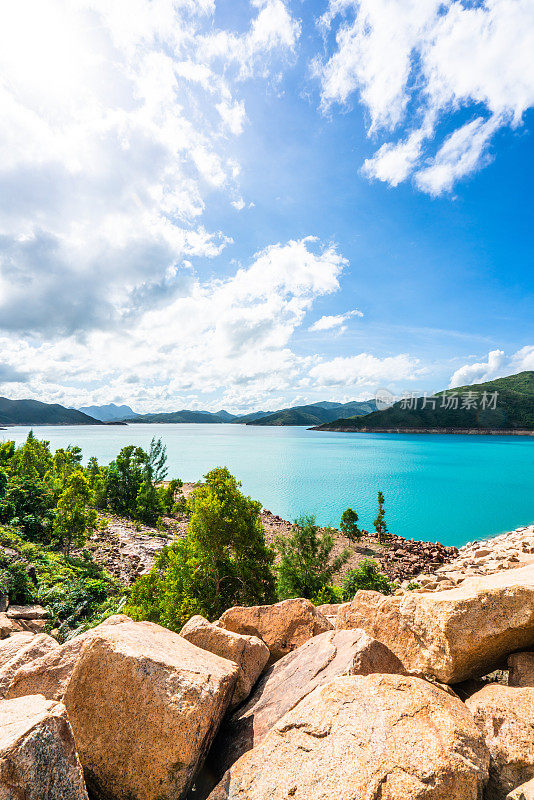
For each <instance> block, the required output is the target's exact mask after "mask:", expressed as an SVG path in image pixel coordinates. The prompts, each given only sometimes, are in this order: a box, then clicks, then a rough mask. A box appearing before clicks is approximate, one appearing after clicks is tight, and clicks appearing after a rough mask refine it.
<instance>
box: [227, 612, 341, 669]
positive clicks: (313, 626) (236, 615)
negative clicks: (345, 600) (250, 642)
mask: <svg viewBox="0 0 534 800" xmlns="http://www.w3.org/2000/svg"><path fill="white" fill-rule="evenodd" d="M217 624H218V625H219V627H221V628H225V629H226V630H228V631H234V633H242V634H246V635H248V636H257V637H258V638H259V639H262V640H263V641H264V642H265V644H266V645H267V647H268V648H269V650H270V653H271V657H270V659H269V660H270V663H273V662H274V661H278V659H279V658H282V656H285V655H287V653H289V652H291V650H296V649H297V647H300V645H301V644H304V642H306V641H308V639H311V638H312V636H318V635H319V634H320V633H324V632H325V631H329V630H332V628H333V627H334V626H333V625H332V623H331V622H329V621H328V620H327V619H326V617H324V616H323V615H322V614H321V613H320V612H319V611H317V609H316V608H315V606H314V605H313V603H311V602H310V601H309V600H305V599H303V598H302V597H298V598H295V599H294V600H282V602H281V603H275V604H274V605H270V606H249V607H244V606H234V607H233V608H229V609H228V611H225V612H224V614H223V615H222V617H221V618H220V620H219V621H218V623H217Z"/></svg>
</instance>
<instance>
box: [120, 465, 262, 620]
mask: <svg viewBox="0 0 534 800" xmlns="http://www.w3.org/2000/svg"><path fill="white" fill-rule="evenodd" d="M205 481H206V482H205V484H203V485H201V486H199V487H198V488H197V489H196V490H195V491H194V492H192V493H191V495H190V496H189V499H188V502H187V506H188V510H189V513H190V520H189V526H188V532H187V535H186V536H185V537H184V538H183V539H181V540H179V541H177V542H173V544H171V545H170V546H168V547H166V548H164V550H163V551H162V553H161V554H160V556H159V557H158V559H157V561H156V564H155V565H154V567H153V569H152V570H151V571H150V573H149V574H148V575H147V576H142V577H141V578H139V579H138V580H137V582H136V583H135V584H134V586H133V588H132V593H131V595H130V600H129V604H128V608H127V611H126V613H128V614H130V616H132V617H133V618H134V619H148V620H151V621H152V622H159V623H160V624H163V625H165V626H166V627H168V628H171V629H172V630H176V631H179V630H180V629H181V627H182V626H183V624H184V623H185V622H186V621H187V619H189V617H191V616H192V615H193V614H202V615H203V616H205V617H207V618H208V619H216V618H217V617H219V616H220V615H221V614H222V612H223V611H225V610H226V609H227V608H229V607H230V606H232V605H255V604H261V603H271V602H273V601H274V600H275V599H276V597H275V584H274V577H273V572H272V565H273V562H274V553H273V552H272V551H271V550H270V549H269V548H268V547H267V545H266V544H265V534H264V531H263V527H262V524H261V518H260V510H261V505H260V503H257V502H255V501H253V500H251V499H250V497H247V496H245V495H244V494H242V492H241V491H240V486H241V484H240V483H238V482H237V481H236V479H235V478H234V477H233V476H232V475H230V472H229V471H228V469H227V468H226V467H216V468H215V469H213V470H211V472H209V473H208V474H207V475H206V477H205Z"/></svg>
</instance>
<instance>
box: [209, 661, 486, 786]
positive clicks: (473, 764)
mask: <svg viewBox="0 0 534 800" xmlns="http://www.w3.org/2000/svg"><path fill="white" fill-rule="evenodd" d="M488 761H489V757H488V752H487V748H486V746H485V744H484V740H483V737H482V736H481V734H480V731H479V730H478V729H477V727H476V725H475V724H474V722H473V718H472V717H471V715H470V714H469V712H468V711H467V709H466V708H465V706H464V705H463V703H462V702H461V701H460V700H458V699H457V698H453V697H450V696H449V695H448V694H446V693H445V692H442V691H441V689H438V688H437V687H436V686H434V685H432V684H430V683H428V682H427V681H424V680H421V679H420V678H415V677H412V676H401V675H380V674H379V675H367V676H360V675H356V676H344V677H339V678H335V679H334V680H333V681H331V682H330V683H328V684H326V685H325V686H320V687H318V688H317V689H315V690H314V691H313V692H312V693H311V694H309V695H308V696H307V697H305V698H304V699H303V700H301V702H300V703H298V704H297V705H296V706H295V708H293V709H292V710H291V711H289V712H288V713H287V714H285V716H283V717H282V718H281V719H280V720H279V721H278V722H277V723H276V724H275V726H274V727H273V728H272V729H271V731H270V732H269V733H268V734H267V736H266V737H265V739H264V740H263V742H262V743H261V744H259V745H258V746H257V747H255V748H254V749H253V750H250V751H249V752H248V753H245V754H244V755H243V756H241V758H240V759H239V760H238V761H237V762H236V763H235V764H234V765H233V767H231V768H230V769H229V770H228V771H227V772H226V773H225V775H224V777H223V778H222V780H221V781H220V783H219V784H218V785H217V787H216V788H215V789H214V790H213V792H212V793H211V794H210V796H209V798H210V800H230V798H231V800H286V798H293V799H294V800H326V799H327V798H335V800H364V798H365V800H367V799H368V800H378V799H379V798H380V800H425V798H428V800H477V798H480V797H481V796H482V787H483V785H484V782H485V780H486V779H487V774H488Z"/></svg>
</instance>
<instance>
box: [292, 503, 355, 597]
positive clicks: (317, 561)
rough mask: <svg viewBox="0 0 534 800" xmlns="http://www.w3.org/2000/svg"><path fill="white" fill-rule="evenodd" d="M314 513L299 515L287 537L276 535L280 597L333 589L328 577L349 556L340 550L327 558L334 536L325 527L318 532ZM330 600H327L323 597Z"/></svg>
mask: <svg viewBox="0 0 534 800" xmlns="http://www.w3.org/2000/svg"><path fill="white" fill-rule="evenodd" d="M318 531H319V528H318V526H317V525H316V523H315V517H306V516H303V517H299V519H297V520H296V521H295V525H294V527H293V533H292V535H291V536H289V537H285V536H278V537H277V539H276V547H277V549H278V552H279V553H280V563H279V565H278V570H277V571H278V580H277V593H278V598H279V599H280V600H286V599H288V598H290V597H307V598H308V599H310V600H311V599H312V598H314V597H317V596H319V594H320V593H321V592H322V593H324V592H326V591H329V592H330V591H331V590H332V589H333V586H332V579H333V576H334V575H335V573H336V572H338V570H340V569H341V567H342V566H343V564H345V563H346V562H347V560H348V558H349V555H350V553H349V551H348V550H344V551H343V552H342V553H341V554H340V555H339V556H337V557H336V558H334V559H333V560H331V554H332V550H333V549H334V536H333V534H332V532H331V531H329V530H325V531H323V533H322V534H321V535H320V536H319V533H318ZM324 602H330V601H324Z"/></svg>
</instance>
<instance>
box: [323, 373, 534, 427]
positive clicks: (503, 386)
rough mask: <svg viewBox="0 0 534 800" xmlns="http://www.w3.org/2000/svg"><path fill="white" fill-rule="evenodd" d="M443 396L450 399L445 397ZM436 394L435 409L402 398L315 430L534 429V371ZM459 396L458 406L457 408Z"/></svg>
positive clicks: (427, 404)
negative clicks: (370, 411)
mask: <svg viewBox="0 0 534 800" xmlns="http://www.w3.org/2000/svg"><path fill="white" fill-rule="evenodd" d="M495 393H497V396H496V397H495ZM442 395H444V396H445V398H448V399H446V400H443V398H442ZM435 397H436V398H437V400H436V403H435V406H436V407H435V408H433V407H432V405H433V404H432V403H430V404H429V403H428V400H427V401H426V404H425V400H424V398H422V397H420V398H417V401H415V400H414V401H413V404H412V405H413V406H414V407H413V408H409V407H405V406H407V405H409V404H406V403H405V402H403V401H399V402H397V403H395V404H394V405H393V406H391V408H387V409H385V410H383V411H375V412H374V413H372V414H368V415H367V416H366V417H365V419H363V418H361V417H355V418H351V419H350V420H347V419H337V420H335V421H333V422H330V423H326V424H322V425H320V426H317V427H316V428H315V429H316V430H331V431H335V430H339V429H341V428H343V430H344V431H350V430H354V431H356V430H362V429H364V430H368V431H372V430H382V429H388V430H390V429H404V428H406V429H434V430H440V429H447V430H451V431H452V432H454V431H455V430H468V429H471V430H512V431H513V430H527V431H528V430H534V371H527V372H520V373H518V374H517V375H510V376H508V377H506V378H497V379H496V380H493V381H488V382H486V383H479V384H475V385H472V386H460V387H458V388H456V389H447V390H445V391H444V392H440V393H438V394H437V395H435ZM456 398H457V400H458V408H455V407H454V404H455V399H456ZM443 404H445V407H443ZM447 405H449V406H452V407H449V408H447V407H446V406H447ZM423 406H425V407H423Z"/></svg>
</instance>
